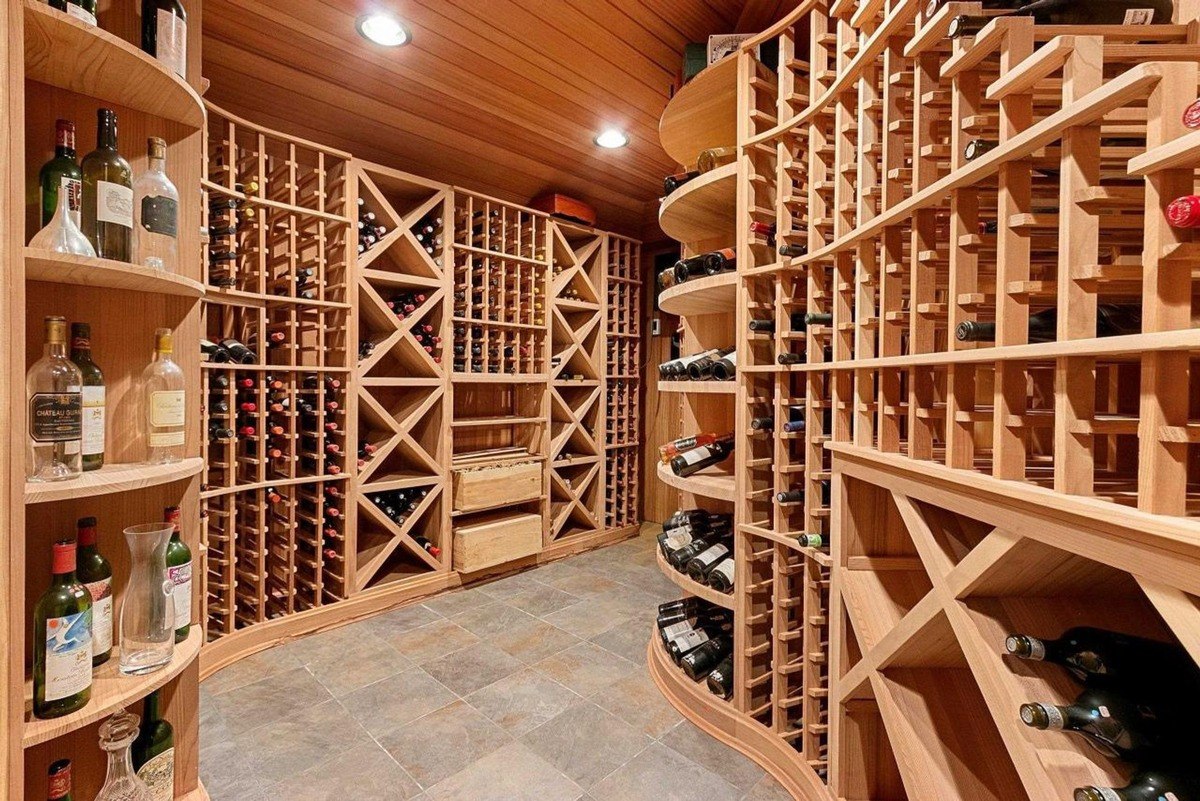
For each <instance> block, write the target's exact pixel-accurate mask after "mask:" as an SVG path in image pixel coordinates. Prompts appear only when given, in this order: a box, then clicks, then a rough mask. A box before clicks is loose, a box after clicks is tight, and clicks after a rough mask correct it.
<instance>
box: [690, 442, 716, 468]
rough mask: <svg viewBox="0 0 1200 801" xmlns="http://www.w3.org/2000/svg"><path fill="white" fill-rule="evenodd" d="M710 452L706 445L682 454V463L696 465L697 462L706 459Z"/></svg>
mask: <svg viewBox="0 0 1200 801" xmlns="http://www.w3.org/2000/svg"><path fill="white" fill-rule="evenodd" d="M711 452H712V451H711V449H709V447H708V446H707V445H705V446H703V447H700V448H693V449H692V450H690V451H687V452H686V453H684V454H683V463H684V464H696V463H697V462H699V461H702V460H704V459H707V458H708V455H709V454H710V453H711Z"/></svg>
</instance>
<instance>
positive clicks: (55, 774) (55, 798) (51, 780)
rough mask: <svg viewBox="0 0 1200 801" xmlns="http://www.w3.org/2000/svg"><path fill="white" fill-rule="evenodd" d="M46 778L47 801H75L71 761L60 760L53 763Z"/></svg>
mask: <svg viewBox="0 0 1200 801" xmlns="http://www.w3.org/2000/svg"><path fill="white" fill-rule="evenodd" d="M46 778H47V781H46V801H73V796H72V795H71V760H69V759H60V760H58V761H57V762H53V763H51V764H50V770H49V771H48V772H47V776H46Z"/></svg>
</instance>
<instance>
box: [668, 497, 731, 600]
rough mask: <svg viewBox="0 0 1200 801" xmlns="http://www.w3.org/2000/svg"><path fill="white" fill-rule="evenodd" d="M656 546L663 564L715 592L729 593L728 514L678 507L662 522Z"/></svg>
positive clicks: (729, 546)
mask: <svg viewBox="0 0 1200 801" xmlns="http://www.w3.org/2000/svg"><path fill="white" fill-rule="evenodd" d="M658 547H659V550H660V551H661V552H662V555H663V558H664V559H666V560H667V563H668V564H670V565H671V567H673V568H675V569H676V570H678V571H679V572H680V573H685V574H687V576H688V577H689V578H690V579H691V580H692V581H696V582H699V583H700V584H707V585H708V586H710V587H712V588H713V589H714V590H716V591H717V592H724V593H731V592H733V584H734V570H733V566H734V561H733V518H732V517H730V516H729V515H727V514H718V513H714V512H707V511H705V510H703V509H688V510H680V511H678V512H676V513H675V514H673V515H671V517H670V518H668V519H667V521H666V522H665V523H663V531H662V533H661V534H659V535H658Z"/></svg>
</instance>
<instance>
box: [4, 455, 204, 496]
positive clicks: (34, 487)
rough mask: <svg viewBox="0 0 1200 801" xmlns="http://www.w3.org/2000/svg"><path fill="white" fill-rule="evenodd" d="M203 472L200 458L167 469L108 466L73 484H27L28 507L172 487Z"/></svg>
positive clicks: (202, 461)
mask: <svg viewBox="0 0 1200 801" xmlns="http://www.w3.org/2000/svg"><path fill="white" fill-rule="evenodd" d="M203 469H204V459H202V458H201V457H199V456H193V457H192V458H190V459H184V460H182V461H179V462H175V463H174V464H165V465H149V464H113V465H105V466H104V467H101V468H100V469H99V470H93V471H91V472H87V473H84V474H83V475H82V476H80V477H79V478H73V479H71V480H70V481H50V482H45V483H40V482H32V481H26V482H25V503H27V504H28V503H49V502H50V501H63V500H67V499H68V498H84V497H91V496H95V495H108V494H111V493H113V492H128V491H129V490H136V489H142V488H143V487H153V486H156V485H158V484H170V483H171V482H172V481H179V480H180V479H183V478H191V477H192V476H194V475H198V474H199V473H200V471H201V470H203Z"/></svg>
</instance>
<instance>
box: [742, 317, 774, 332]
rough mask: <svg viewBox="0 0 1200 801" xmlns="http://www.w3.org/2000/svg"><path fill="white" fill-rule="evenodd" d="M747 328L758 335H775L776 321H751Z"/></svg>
mask: <svg viewBox="0 0 1200 801" xmlns="http://www.w3.org/2000/svg"><path fill="white" fill-rule="evenodd" d="M747 327H748V328H749V329H750V330H751V331H753V332H755V333H756V334H774V333H775V321H774V320H761V319H759V320H751V321H750V323H749V325H748V326H747Z"/></svg>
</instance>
